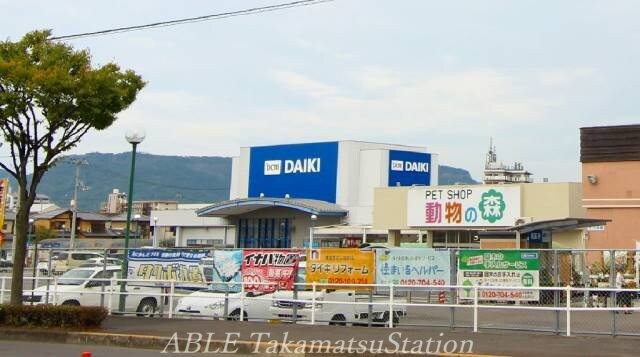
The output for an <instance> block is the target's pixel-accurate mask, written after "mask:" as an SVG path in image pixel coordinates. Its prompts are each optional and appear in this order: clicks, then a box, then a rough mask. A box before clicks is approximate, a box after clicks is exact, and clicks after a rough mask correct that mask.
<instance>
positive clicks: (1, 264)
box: [0, 258, 13, 268]
mask: <svg viewBox="0 0 640 357" xmlns="http://www.w3.org/2000/svg"><path fill="white" fill-rule="evenodd" d="M11 267H13V262H12V261H11V260H7V259H1V258H0V268H11Z"/></svg>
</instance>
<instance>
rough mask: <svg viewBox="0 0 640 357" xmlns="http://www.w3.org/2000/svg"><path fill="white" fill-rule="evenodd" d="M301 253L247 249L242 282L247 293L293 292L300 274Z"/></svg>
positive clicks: (244, 253) (243, 261) (244, 256)
mask: <svg viewBox="0 0 640 357" xmlns="http://www.w3.org/2000/svg"><path fill="white" fill-rule="evenodd" d="M298 264H300V251H291V250H273V249H269V250H261V249H245V250H244V252H243V258H242V268H241V270H242V282H243V283H244V289H245V291H257V292H272V291H275V290H291V289H293V284H294V283H295V280H296V276H297V274H298Z"/></svg>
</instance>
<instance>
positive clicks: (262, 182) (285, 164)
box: [249, 142, 338, 203]
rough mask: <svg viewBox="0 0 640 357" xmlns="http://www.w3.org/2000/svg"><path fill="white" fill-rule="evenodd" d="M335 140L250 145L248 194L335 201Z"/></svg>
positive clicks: (336, 163) (336, 166)
mask: <svg viewBox="0 0 640 357" xmlns="http://www.w3.org/2000/svg"><path fill="white" fill-rule="evenodd" d="M337 172H338V142H326V143H309V144H291V145H276V146H260V147H252V148H251V152H250V162H249V197H260V196H261V194H262V195H264V196H266V197H285V195H289V197H291V198H311V199H318V200H323V201H328V202H334V203H335V201H336V185H337Z"/></svg>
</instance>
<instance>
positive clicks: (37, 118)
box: [0, 30, 145, 305]
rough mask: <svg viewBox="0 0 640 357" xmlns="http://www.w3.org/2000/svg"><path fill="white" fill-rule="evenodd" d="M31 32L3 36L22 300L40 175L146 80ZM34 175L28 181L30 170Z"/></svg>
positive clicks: (0, 90)
mask: <svg viewBox="0 0 640 357" xmlns="http://www.w3.org/2000/svg"><path fill="white" fill-rule="evenodd" d="M50 36H51V31H49V30H44V31H33V32H30V33H27V34H26V35H25V36H24V37H23V38H22V39H21V40H19V41H16V42H12V41H10V40H7V41H4V42H0V131H1V132H2V135H3V137H4V143H3V145H6V146H8V149H9V151H10V155H11V156H10V157H11V159H10V161H11V163H3V162H0V167H2V168H3V169H5V170H6V171H7V172H9V174H10V175H11V176H13V177H14V178H15V180H16V181H17V182H18V198H19V209H18V212H17V213H16V222H15V224H16V235H15V238H14V239H16V250H15V252H14V255H13V256H14V265H13V266H14V269H13V276H12V281H11V304H14V305H19V304H21V303H22V302H21V298H22V274H23V267H24V260H25V252H26V245H27V227H28V224H29V210H30V209H31V206H32V204H33V201H34V199H35V197H36V189H37V187H38V184H39V183H40V180H41V179H42V176H43V175H44V174H45V172H47V170H49V168H51V167H52V166H53V165H55V163H56V161H57V160H58V159H59V158H60V157H61V156H62V154H63V153H65V152H67V151H69V150H70V149H72V148H73V147H75V146H76V145H77V144H78V143H79V142H80V139H82V137H83V136H84V135H85V134H86V133H87V132H89V131H90V130H92V129H94V130H103V129H106V128H108V127H109V126H110V125H111V124H113V122H114V121H115V120H116V116H117V114H118V113H120V112H121V111H122V110H124V109H125V108H127V107H128V106H129V105H130V104H131V103H133V102H134V101H135V99H136V96H137V94H138V92H139V91H140V90H141V89H142V88H143V87H144V85H145V83H144V81H143V80H142V78H141V77H140V76H138V75H137V74H136V73H135V72H133V71H131V70H127V71H122V70H120V67H119V66H118V65H116V64H114V63H107V64H105V65H103V66H99V67H93V66H92V65H91V56H90V54H89V51H88V50H75V49H74V48H73V47H72V46H70V45H67V44H65V43H61V42H55V41H52V40H50V39H49V37H50ZM28 173H31V175H32V176H31V180H30V181H27V174H28Z"/></svg>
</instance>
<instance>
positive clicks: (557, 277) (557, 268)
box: [553, 250, 560, 334]
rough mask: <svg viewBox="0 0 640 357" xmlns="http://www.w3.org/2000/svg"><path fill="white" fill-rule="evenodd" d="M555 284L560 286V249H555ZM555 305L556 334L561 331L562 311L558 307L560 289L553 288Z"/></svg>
mask: <svg viewBox="0 0 640 357" xmlns="http://www.w3.org/2000/svg"><path fill="white" fill-rule="evenodd" d="M553 286H554V287H558V286H560V259H559V258H558V251H557V250H554V251H553ZM553 307H555V315H556V327H555V330H556V334H559V333H560V311H559V310H558V308H559V307H560V291H559V290H556V289H554V290H553Z"/></svg>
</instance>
